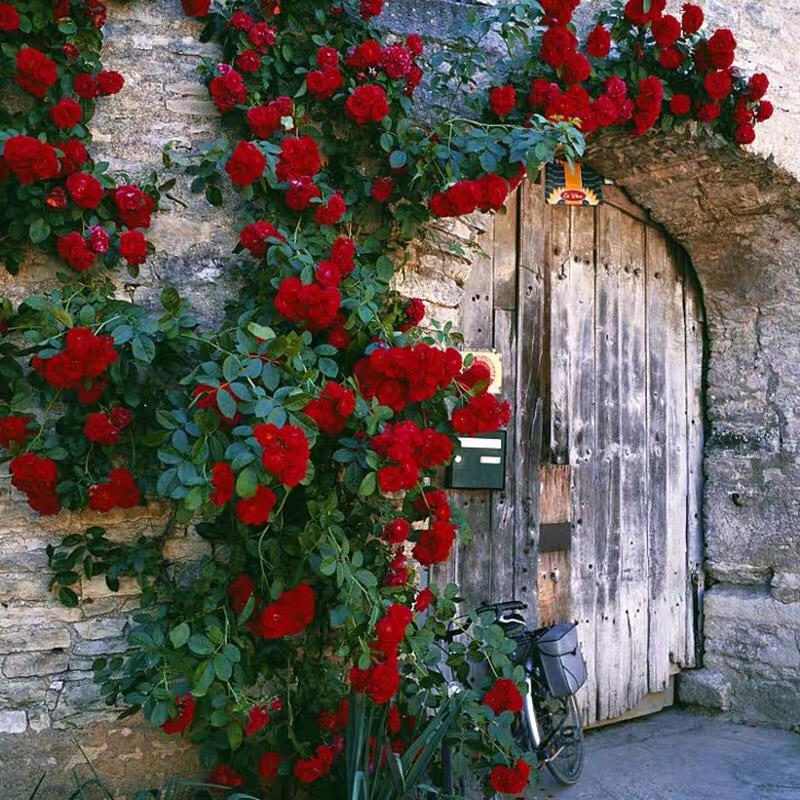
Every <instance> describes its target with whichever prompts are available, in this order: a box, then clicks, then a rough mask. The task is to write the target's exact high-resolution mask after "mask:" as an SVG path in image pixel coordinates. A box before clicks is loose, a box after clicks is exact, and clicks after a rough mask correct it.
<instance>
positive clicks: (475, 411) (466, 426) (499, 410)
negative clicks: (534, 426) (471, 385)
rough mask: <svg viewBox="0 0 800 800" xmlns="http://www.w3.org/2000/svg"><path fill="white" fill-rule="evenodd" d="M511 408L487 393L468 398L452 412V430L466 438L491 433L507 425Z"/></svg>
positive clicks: (505, 401)
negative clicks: (465, 402) (464, 403)
mask: <svg viewBox="0 0 800 800" xmlns="http://www.w3.org/2000/svg"><path fill="white" fill-rule="evenodd" d="M510 416H511V407H510V406H509V404H508V401H507V400H503V401H502V402H500V401H498V399H497V398H496V397H495V396H494V395H493V394H489V393H488V392H487V393H485V394H479V395H476V396H475V397H470V399H469V400H468V401H467V404H466V405H465V406H462V407H461V408H457V409H456V410H455V411H453V420H452V423H453V430H454V431H456V432H457V433H460V434H463V435H466V436H477V435H478V434H481V433H493V432H494V431H496V430H498V429H499V428H502V427H503V425H506V424H507V423H508V420H509V419H510Z"/></svg>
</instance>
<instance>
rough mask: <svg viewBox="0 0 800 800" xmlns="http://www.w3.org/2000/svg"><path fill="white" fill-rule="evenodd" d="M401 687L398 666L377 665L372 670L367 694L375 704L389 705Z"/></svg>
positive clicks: (388, 664)
mask: <svg viewBox="0 0 800 800" xmlns="http://www.w3.org/2000/svg"><path fill="white" fill-rule="evenodd" d="M399 686H400V673H399V672H398V671H397V665H396V664H394V663H391V664H390V663H386V664H375V665H374V666H373V667H371V668H370V671H369V677H368V679H367V685H366V692H367V694H368V695H369V696H370V699H371V700H372V701H373V702H374V703H378V704H380V705H383V704H384V703H388V702H389V701H390V700H391V699H392V697H394V694H395V692H396V691H397V688H398V687H399Z"/></svg>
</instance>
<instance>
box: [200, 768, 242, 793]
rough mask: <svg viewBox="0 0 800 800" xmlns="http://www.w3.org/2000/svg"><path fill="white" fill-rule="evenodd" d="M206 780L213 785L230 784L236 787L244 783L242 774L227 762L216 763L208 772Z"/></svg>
mask: <svg viewBox="0 0 800 800" xmlns="http://www.w3.org/2000/svg"><path fill="white" fill-rule="evenodd" d="M208 782H209V783H210V784H213V785H214V786H230V787H231V788H236V787H237V786H241V785H242V784H243V783H244V780H243V778H242V776H241V775H240V774H239V773H238V772H237V771H236V770H235V769H233V767H229V766H228V765H227V764H217V766H216V767H214V769H212V770H211V772H209V773H208Z"/></svg>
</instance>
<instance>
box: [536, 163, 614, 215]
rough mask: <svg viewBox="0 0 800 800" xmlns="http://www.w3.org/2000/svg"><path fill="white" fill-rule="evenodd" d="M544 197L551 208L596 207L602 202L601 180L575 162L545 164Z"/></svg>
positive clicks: (593, 172) (590, 170)
mask: <svg viewBox="0 0 800 800" xmlns="http://www.w3.org/2000/svg"><path fill="white" fill-rule="evenodd" d="M544 196H545V198H546V199H547V202H548V203H549V204H550V205H551V206H597V205H600V203H601V202H602V201H603V178H602V176H601V175H598V174H597V173H596V172H595V171H594V170H593V169H590V168H589V167H587V166H585V165H583V164H581V163H580V162H579V161H576V162H575V163H574V164H573V165H572V166H570V165H569V163H567V162H566V161H556V162H554V163H552V164H547V165H546V167H545V173H544Z"/></svg>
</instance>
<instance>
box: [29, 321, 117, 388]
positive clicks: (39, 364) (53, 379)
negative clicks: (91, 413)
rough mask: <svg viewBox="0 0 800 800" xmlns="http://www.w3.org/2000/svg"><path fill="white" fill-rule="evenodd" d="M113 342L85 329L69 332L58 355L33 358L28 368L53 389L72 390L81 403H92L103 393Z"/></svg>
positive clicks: (115, 355)
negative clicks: (31, 368)
mask: <svg viewBox="0 0 800 800" xmlns="http://www.w3.org/2000/svg"><path fill="white" fill-rule="evenodd" d="M117 357H118V354H117V351H116V350H115V349H114V339H113V338H112V337H111V336H97V335H96V334H95V333H94V332H93V331H92V330H90V329H89V328H70V329H69V330H68V331H67V333H66V335H65V336H64V347H63V349H62V350H61V352H60V353H56V355H54V356H50V357H49V358H40V357H39V356H34V357H33V358H32V359H31V367H33V369H34V370H35V371H36V372H38V373H39V374H40V375H41V376H42V377H43V378H44V379H45V380H46V381H47V382H48V383H49V384H50V385H51V386H52V387H53V388H55V389H75V390H77V393H78V399H79V400H80V401H81V402H82V403H94V402H96V401H97V399H98V398H99V397H100V395H101V394H102V393H103V390H104V389H105V387H106V381H105V379H104V377H103V373H104V372H105V371H106V369H107V368H108V367H109V366H111V364H113V363H114V362H115V361H116V360H117Z"/></svg>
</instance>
